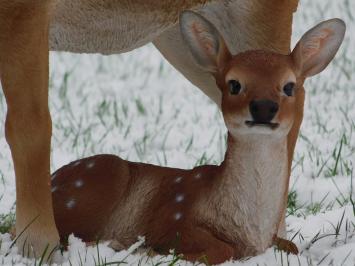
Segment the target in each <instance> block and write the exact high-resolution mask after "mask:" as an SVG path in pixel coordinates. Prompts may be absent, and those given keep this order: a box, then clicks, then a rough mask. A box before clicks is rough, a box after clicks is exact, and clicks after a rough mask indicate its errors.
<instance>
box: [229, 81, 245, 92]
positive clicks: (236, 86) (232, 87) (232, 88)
mask: <svg viewBox="0 0 355 266" xmlns="http://www.w3.org/2000/svg"><path fill="white" fill-rule="evenodd" d="M228 87H229V92H230V93H231V94H233V95H236V94H238V93H239V92H240V90H241V89H242V85H241V84H240V82H239V81H237V80H234V79H232V80H230V81H228Z"/></svg>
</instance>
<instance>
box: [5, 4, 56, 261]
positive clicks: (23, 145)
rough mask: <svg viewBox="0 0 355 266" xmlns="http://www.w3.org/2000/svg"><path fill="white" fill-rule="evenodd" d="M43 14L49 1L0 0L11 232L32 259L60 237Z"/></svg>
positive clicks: (46, 17)
mask: <svg viewBox="0 0 355 266" xmlns="http://www.w3.org/2000/svg"><path fill="white" fill-rule="evenodd" d="M48 12H49V1H44V0H41V1H38V0H12V1H0V78H1V83H2V87H3V90H4V94H5V97H6V101H7V107H8V110H7V116H6V124H5V130H6V132H5V133H6V139H7V142H8V143H9V145H10V148H11V154H12V158H13V162H14V167H15V175H16V234H17V235H18V236H19V235H20V234H21V233H22V231H23V233H22V235H21V237H20V238H19V239H18V242H17V244H18V246H19V249H20V250H22V249H23V247H24V251H25V254H28V253H27V252H29V254H30V255H33V256H37V257H38V256H41V255H42V252H43V251H44V249H45V248H46V247H47V245H49V250H51V249H52V248H53V247H55V246H56V245H57V243H58V240H59V237H58V233H57V229H56V226H55V222H54V217H53V209H52V197H51V192H50V170H49V162H50V161H49V159H50V158H49V157H50V141H51V118H50V114H49V110H48ZM27 227H28V228H27ZM26 228H27V229H26Z"/></svg>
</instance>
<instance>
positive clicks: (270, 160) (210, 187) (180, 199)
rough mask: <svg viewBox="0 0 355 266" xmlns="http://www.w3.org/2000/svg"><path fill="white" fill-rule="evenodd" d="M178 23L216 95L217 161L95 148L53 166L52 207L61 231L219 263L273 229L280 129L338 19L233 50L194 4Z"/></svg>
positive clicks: (335, 32)
mask: <svg viewBox="0 0 355 266" xmlns="http://www.w3.org/2000/svg"><path fill="white" fill-rule="evenodd" d="M180 24H181V32H182V35H183V37H184V39H185V41H186V42H187V45H188V47H189V48H190V50H191V53H192V55H193V57H194V58H195V60H196V62H197V63H198V65H200V67H201V68H202V69H205V71H206V72H209V73H210V74H211V75H212V76H213V77H214V79H215V81H216V84H217V86H218V88H219V90H220V92H221V94H222V103H221V106H222V114H223V117H224V121H225V123H226V126H227V128H228V148H227V152H226V156H225V160H224V161H223V162H222V164H221V165H220V166H212V165H206V166H200V167H196V168H194V169H192V170H181V169H173V168H167V167H159V166H154V165H149V164H141V163H132V162H128V161H125V160H123V159H121V158H119V157H117V156H113V155H98V156H93V157H89V158H85V159H82V160H78V161H75V162H72V163H70V164H69V165H67V166H64V167H63V168H61V169H59V170H58V171H57V172H55V173H54V174H53V180H52V187H53V189H52V191H53V204H54V214H55V219H56V221H57V225H58V229H59V233H60V235H61V237H62V238H63V239H65V238H66V237H67V236H68V235H69V234H71V233H73V232H74V234H76V235H78V236H79V237H81V238H83V239H84V240H86V241H95V240H96V239H114V242H113V243H114V246H115V247H117V248H119V249H121V248H127V247H129V246H130V245H132V244H133V243H134V242H135V241H136V240H137V237H138V236H139V235H143V236H145V237H146V242H147V244H148V245H149V246H152V247H153V248H154V249H155V250H158V251H160V252H165V253H166V252H168V251H169V250H170V249H171V248H175V249H176V251H177V252H178V253H183V254H184V255H185V258H187V259H189V260H193V261H194V260H198V259H200V260H201V259H202V258H204V259H207V261H208V262H209V263H213V264H215V263H221V262H224V261H225V260H227V259H230V258H241V257H245V256H253V255H256V254H259V253H261V252H263V251H265V249H266V248H268V247H270V246H271V245H272V244H273V243H275V244H278V245H279V246H281V247H283V248H284V249H286V250H287V251H289V252H293V253H297V247H296V246H295V245H294V244H293V243H291V242H289V241H287V240H285V239H282V238H280V237H279V236H278V227H279V221H280V217H281V216H282V214H283V213H284V211H285V210H284V193H285V190H287V185H288V175H289V168H288V167H289V162H288V159H289V157H288V156H289V155H288V150H287V149H288V147H287V141H288V137H287V136H288V134H289V132H290V130H291V129H292V128H293V125H294V123H295V122H296V121H297V120H295V118H296V117H297V112H298V110H297V103H298V101H299V98H301V99H302V98H303V90H302V86H303V82H304V80H305V78H307V77H310V76H313V75H316V74H318V73H319V72H321V71H322V70H323V69H324V68H325V67H326V66H327V65H328V64H329V62H330V61H331V60H332V59H333V57H334V56H335V54H336V52H337V50H338V48H339V47H340V44H341V43H342V40H343V38H344V33H345V25H344V22H343V21H341V20H339V19H333V20H328V21H325V22H322V23H320V24H318V25H317V26H316V27H314V28H312V29H311V30H310V31H308V32H307V33H306V34H305V35H304V36H303V37H302V38H301V40H300V41H299V42H298V44H297V45H296V47H295V49H294V50H293V51H292V53H291V54H289V55H282V54H279V53H275V52H268V51H263V50H251V51H246V52H242V53H239V54H237V55H235V56H232V54H231V52H230V51H229V49H228V46H227V44H226V43H225V41H224V39H223V37H222V36H221V35H220V33H219V32H218V30H217V29H216V28H215V27H214V26H213V25H212V24H211V23H210V22H209V21H208V20H206V19H205V18H204V17H202V16H201V15H198V14H197V13H194V12H192V11H186V12H183V13H182V16H181V19H180Z"/></svg>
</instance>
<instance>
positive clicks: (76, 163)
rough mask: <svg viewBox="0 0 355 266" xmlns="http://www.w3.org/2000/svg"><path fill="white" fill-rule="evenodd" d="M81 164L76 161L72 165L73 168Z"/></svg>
mask: <svg viewBox="0 0 355 266" xmlns="http://www.w3.org/2000/svg"><path fill="white" fill-rule="evenodd" d="M79 164H80V161H76V162H75V163H73V164H72V166H78V165H79Z"/></svg>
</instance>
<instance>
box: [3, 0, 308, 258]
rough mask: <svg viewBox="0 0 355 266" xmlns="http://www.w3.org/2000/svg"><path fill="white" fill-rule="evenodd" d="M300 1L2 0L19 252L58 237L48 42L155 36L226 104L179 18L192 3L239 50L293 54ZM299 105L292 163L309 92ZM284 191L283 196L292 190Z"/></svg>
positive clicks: (105, 50)
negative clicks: (293, 32)
mask: <svg viewBox="0 0 355 266" xmlns="http://www.w3.org/2000/svg"><path fill="white" fill-rule="evenodd" d="M298 2H299V0H184V1H181V0H163V1H162V0H105V1H102V0H40V1H39V0H0V79H1V84H2V89H3V92H4V95H5V98H6V103H7V114H6V123H5V136H6V140H7V142H8V144H9V146H10V149H11V154H12V160H13V163H14V170H15V175H16V232H17V236H20V237H18V238H17V241H16V244H17V246H18V247H19V252H22V251H25V253H24V254H25V255H29V256H34V257H40V258H41V259H42V258H43V252H44V251H46V250H52V249H53V248H55V247H56V246H57V244H58V243H59V235H58V230H57V228H56V225H55V221H54V215H53V207H52V198H51V193H50V167H49V166H50V164H49V162H50V144H51V135H52V121H51V116H50V113H49V108H48V72H49V71H48V65H49V60H48V53H49V50H52V51H67V52H74V53H101V54H105V55H108V54H117V53H123V52H128V51H130V50H133V49H135V48H137V47H140V46H143V45H145V44H147V43H150V42H152V43H153V44H154V45H155V46H156V48H157V49H158V50H159V51H160V52H161V54H162V55H163V56H164V57H165V58H166V59H167V60H168V61H169V62H170V63H171V64H172V65H173V66H174V67H175V68H176V69H177V70H179V71H180V72H181V73H182V74H183V75H184V76H185V77H186V78H188V79H189V80H190V81H191V82H192V83H193V84H195V85H196V86H197V87H198V88H200V89H201V90H202V91H203V92H204V93H206V94H207V95H208V96H209V97H210V98H211V99H212V100H213V101H214V102H216V104H217V105H218V106H219V107H220V104H221V96H222V94H221V93H220V91H219V89H218V88H217V86H216V84H215V82H214V79H213V77H212V76H211V75H210V73H209V72H206V71H204V70H203V69H201V68H199V67H198V65H196V64H194V61H193V57H192V56H191V54H190V52H189V48H188V47H187V46H186V45H185V43H184V42H183V39H182V35H181V33H180V28H179V25H178V23H177V22H178V18H179V14H180V13H181V12H182V11H183V10H185V9H193V10H196V11H198V12H200V13H201V14H203V15H204V16H206V17H207V18H209V19H210V20H211V21H213V23H214V25H216V27H217V28H218V29H219V31H220V32H221V33H222V35H223V36H224V38H225V41H226V42H227V44H228V47H229V48H230V49H231V51H232V53H233V54H236V53H238V52H241V51H245V50H251V49H271V50H272V51H275V52H278V53H284V54H286V53H288V52H289V49H290V38H291V30H292V17H293V13H294V12H295V11H296V9H297V5H298ZM237 36H238V37H237ZM118 63H119V62H118ZM296 105H297V115H296V116H295V122H294V126H293V128H292V129H291V130H290V133H289V137H288V144H287V146H288V153H289V158H288V162H289V167H290V165H291V162H292V155H293V149H294V145H295V143H296V139H297V134H298V131H299V126H300V124H301V121H302V116H303V99H301V98H300V99H299V100H298V103H296ZM289 169H291V168H289ZM284 196H285V200H286V197H287V193H286V191H285V192H284ZM283 213H284V214H285V208H284V211H283ZM283 221H284V216H283V217H282V218H281V221H280V222H281V223H280V227H279V231H280V232H282V231H284V228H285V227H284V223H283ZM48 253H49V254H50V252H48ZM45 260H46V258H45Z"/></svg>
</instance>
